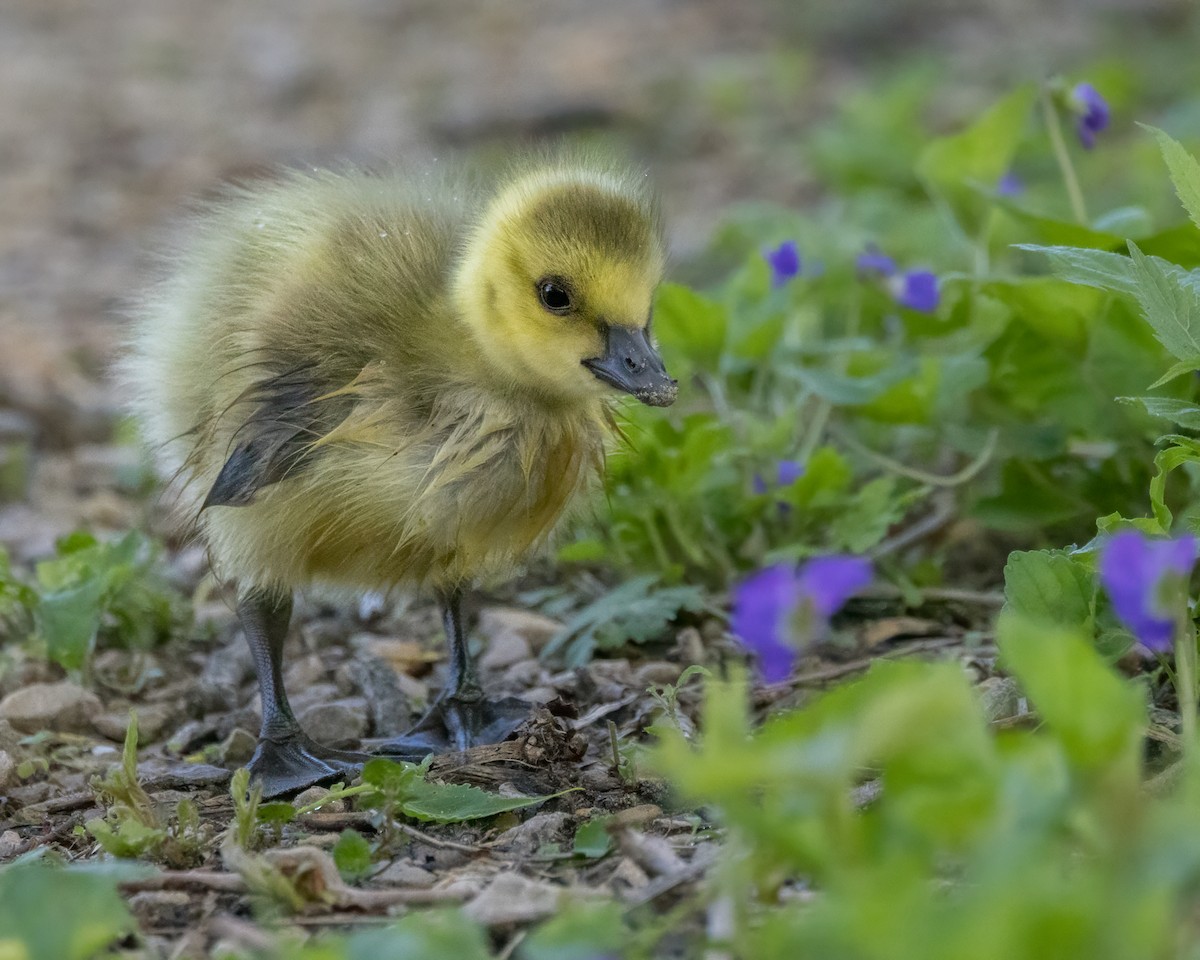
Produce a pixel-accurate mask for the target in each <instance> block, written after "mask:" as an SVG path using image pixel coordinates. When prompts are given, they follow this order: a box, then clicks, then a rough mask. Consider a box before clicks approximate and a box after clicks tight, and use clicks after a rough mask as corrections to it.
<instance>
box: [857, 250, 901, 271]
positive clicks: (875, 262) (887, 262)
mask: <svg viewBox="0 0 1200 960" xmlns="http://www.w3.org/2000/svg"><path fill="white" fill-rule="evenodd" d="M854 265H855V266H856V267H858V272H859V273H864V274H872V273H877V274H879V275H880V276H884V277H890V276H891V275H892V274H893V273H895V272H896V261H895V260H893V259H892V258H891V257H889V256H888V255H887V254H886V253H884V252H883V251H882V250H880V249H879V248H878V247H874V246H871V247H867V249H866V250H864V251H863V252H862V253H860V254H859V255H858V259H857V260H855V261H854Z"/></svg>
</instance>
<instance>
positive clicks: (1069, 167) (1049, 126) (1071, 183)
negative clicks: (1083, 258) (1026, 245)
mask: <svg viewBox="0 0 1200 960" xmlns="http://www.w3.org/2000/svg"><path fill="white" fill-rule="evenodd" d="M1039 99H1040V100H1041V101H1042V116H1043V117H1044V118H1045V120H1046V133H1047V134H1049V136H1050V146H1051V148H1052V149H1053V150H1054V159H1055V160H1057V161H1058V169H1059V172H1060V173H1061V174H1062V178H1063V184H1064V185H1065V186H1066V188H1067V197H1068V198H1069V199H1070V201H1071V212H1072V213H1073V214H1074V215H1075V219H1076V220H1077V221H1078V222H1079V223H1080V225H1081V226H1084V227H1086V226H1088V224H1089V222H1090V221H1089V220H1088V215H1087V205H1086V204H1085V203H1084V201H1083V191H1082V190H1080V189H1079V178H1078V177H1077V176H1075V165H1074V164H1073V163H1071V155H1070V154H1069V153H1068V152H1067V142H1066V140H1064V139H1063V132H1062V120H1061V118H1060V117H1059V115H1058V110H1057V109H1056V108H1055V106H1054V102H1053V101H1052V100H1051V99H1050V94H1049V93H1048V92H1047V91H1046V89H1045V88H1044V87H1043V88H1042V91H1041V96H1040V97H1039Z"/></svg>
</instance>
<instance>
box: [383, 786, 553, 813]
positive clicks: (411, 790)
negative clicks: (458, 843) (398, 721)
mask: <svg viewBox="0 0 1200 960" xmlns="http://www.w3.org/2000/svg"><path fill="white" fill-rule="evenodd" d="M559 796H562V794H561V793H554V794H550V795H548V796H544V797H502V796H500V795H499V794H495V793H488V792H487V791H486V790H480V789H479V788H478V787H472V786H470V785H468V784H465V783H432V782H430V781H428V780H417V781H415V782H413V783H411V784H409V786H408V788H407V790H406V792H405V794H404V796H403V797H401V798H400V800H399V803H398V804H397V806H398V809H399V812H401V813H403V814H404V815H405V816H409V817H413V818H415V819H417V820H427V821H432V822H434V823H459V822H461V821H463V820H478V819H480V818H482V817H493V816H495V815H496V814H498V813H506V812H507V811H509V810H520V809H521V808H522V807H530V806H533V805H534V804H535V803H543V802H545V801H546V800H550V799H552V798H553V797H559Z"/></svg>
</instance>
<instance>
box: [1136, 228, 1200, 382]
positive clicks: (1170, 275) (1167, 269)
mask: <svg viewBox="0 0 1200 960" xmlns="http://www.w3.org/2000/svg"><path fill="white" fill-rule="evenodd" d="M1129 254H1130V258H1131V260H1132V262H1133V276H1134V280H1135V282H1136V284H1137V285H1136V287H1135V289H1134V295H1135V296H1136V297H1137V299H1138V303H1139V304H1141V307H1142V310H1143V311H1144V312H1145V314H1146V320H1147V321H1148V322H1149V323H1150V326H1151V327H1153V329H1154V335H1155V337H1157V338H1158V341H1159V343H1161V344H1162V345H1163V346H1164V347H1166V348H1167V349H1168V350H1169V351H1170V352H1171V353H1172V355H1174V356H1175V357H1176V358H1177V359H1179V360H1182V361H1184V362H1186V363H1192V364H1194V366H1195V368H1200V278H1198V277H1197V276H1196V275H1195V274H1193V273H1190V272H1188V271H1187V270H1184V269H1182V268H1181V267H1177V266H1176V265H1175V264H1173V263H1168V262H1167V261H1165V260H1160V259H1159V258H1158V257H1147V256H1146V255H1144V254H1143V253H1142V251H1141V250H1139V249H1138V248H1137V245H1136V244H1134V243H1133V242H1132V241H1130V243H1129Z"/></svg>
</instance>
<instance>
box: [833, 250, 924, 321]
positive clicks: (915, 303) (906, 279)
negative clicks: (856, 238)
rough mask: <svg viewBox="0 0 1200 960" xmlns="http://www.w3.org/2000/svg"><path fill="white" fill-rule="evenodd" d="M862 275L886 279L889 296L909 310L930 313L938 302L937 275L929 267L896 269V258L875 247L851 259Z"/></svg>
mask: <svg viewBox="0 0 1200 960" xmlns="http://www.w3.org/2000/svg"><path fill="white" fill-rule="evenodd" d="M854 263H855V266H856V267H858V272H859V274H860V275H861V276H864V277H868V276H873V275H874V276H879V277H884V278H886V279H887V288H888V291H889V292H890V293H891V295H892V299H893V300H895V301H896V303H898V304H900V306H902V307H908V309H909V310H920V311H921V312H922V313H933V312H934V311H935V310H936V309H937V308H938V304H939V303H940V302H941V297H940V296H939V294H938V281H937V276H936V275H935V274H933V273H930V272H929V271H928V270H906V271H905V272H904V273H897V272H896V261H895V260H893V259H892V258H891V257H889V256H888V255H887V254H886V253H884V252H883V251H881V250H880V249H879V248H878V247H875V246H870V247H867V249H866V250H864V251H863V252H862V253H860V254H859V255H858V258H857V259H856V260H855V261H854Z"/></svg>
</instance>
